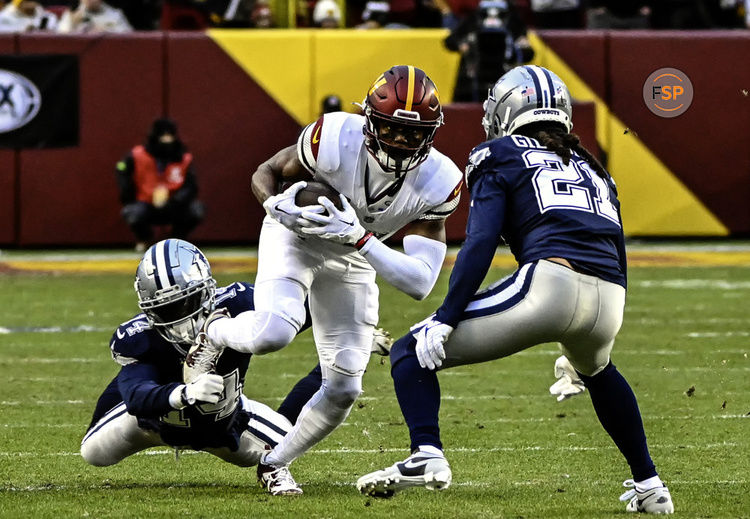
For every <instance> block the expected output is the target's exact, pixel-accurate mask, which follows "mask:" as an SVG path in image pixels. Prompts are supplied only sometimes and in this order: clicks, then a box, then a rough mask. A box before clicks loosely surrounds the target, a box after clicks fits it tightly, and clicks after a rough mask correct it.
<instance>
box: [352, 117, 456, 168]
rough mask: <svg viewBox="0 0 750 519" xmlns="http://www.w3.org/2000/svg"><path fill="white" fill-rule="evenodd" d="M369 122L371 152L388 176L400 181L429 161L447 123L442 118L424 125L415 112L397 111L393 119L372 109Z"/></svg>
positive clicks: (366, 129)
mask: <svg viewBox="0 0 750 519" xmlns="http://www.w3.org/2000/svg"><path fill="white" fill-rule="evenodd" d="M365 118H366V121H367V123H366V126H365V136H366V142H365V144H366V146H367V150H368V151H369V152H370V154H371V155H372V156H373V157H375V160H377V161H378V164H380V167H382V168H383V170H384V171H385V172H386V173H392V174H394V175H395V177H396V178H399V177H401V175H403V174H404V173H406V172H407V171H409V170H412V169H414V168H416V167H417V166H419V165H420V164H421V163H422V162H424V161H425V159H427V156H428V155H429V154H430V150H431V149H432V142H433V140H434V139H435V132H437V129H438V126H440V125H441V124H442V122H443V117H442V114H441V115H440V118H439V119H438V120H435V121H420V120H419V114H417V113H415V112H407V111H406V110H396V112H395V113H394V115H393V116H387V115H385V114H381V113H378V112H375V111H374V110H373V109H372V108H371V107H370V106H368V105H365Z"/></svg>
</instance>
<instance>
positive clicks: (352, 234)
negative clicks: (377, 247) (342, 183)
mask: <svg viewBox="0 0 750 519" xmlns="http://www.w3.org/2000/svg"><path fill="white" fill-rule="evenodd" d="M339 196H340V197H341V205H342V207H343V209H341V210H339V209H337V208H336V206H335V205H334V204H333V202H331V201H330V200H329V199H328V198H326V197H324V196H321V197H319V198H318V203H319V204H320V205H321V206H323V207H324V208H325V210H326V211H327V214H320V213H319V212H317V211H314V210H307V209H306V210H304V211H302V219H304V220H308V221H309V222H312V223H313V224H316V225H311V226H307V225H305V226H303V225H300V227H301V229H300V232H301V233H303V234H309V235H312V236H318V237H320V238H323V239H324V240H330V241H333V242H336V243H343V244H344V245H354V244H355V243H357V242H358V241H359V240H360V239H361V238H362V237H363V236H364V235H365V228H364V227H362V224H361V223H359V218H358V217H357V213H356V211H355V210H354V208H353V207H352V205H351V204H350V203H349V200H347V199H346V197H345V196H344V195H339ZM313 207H318V206H313Z"/></svg>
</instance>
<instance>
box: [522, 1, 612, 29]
mask: <svg viewBox="0 0 750 519" xmlns="http://www.w3.org/2000/svg"><path fill="white" fill-rule="evenodd" d="M612 3H613V4H614V3H619V2H612ZM583 4H584V2H582V1H581V0H531V12H532V18H533V20H534V27H536V28H537V29H580V28H583V27H584V25H585V21H586V20H585V14H586V13H585V9H584V5H583Z"/></svg>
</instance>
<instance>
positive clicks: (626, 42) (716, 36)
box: [607, 31, 750, 234]
mask: <svg viewBox="0 0 750 519" xmlns="http://www.w3.org/2000/svg"><path fill="white" fill-rule="evenodd" d="M609 38H610V44H609V48H610V59H609V69H608V71H607V74H608V77H609V80H610V83H611V87H610V88H611V99H610V103H611V104H610V106H611V108H612V110H613V111H614V113H615V114H616V115H617V116H618V117H619V118H620V119H621V120H622V121H623V122H625V124H626V125H627V126H628V127H629V128H632V129H633V130H635V131H636V132H637V133H638V136H639V137H640V138H641V140H642V141H643V142H644V143H645V144H646V146H648V147H649V149H650V150H651V151H653V152H654V153H655V154H656V155H657V156H658V157H659V159H660V160H661V161H663V162H664V163H665V164H666V165H667V167H668V168H669V169H670V170H671V171H672V172H673V173H675V175H676V176H677V177H678V178H679V179H680V180H681V181H682V182H684V183H685V185H686V186H687V187H688V188H690V190H691V191H692V192H693V193H695V194H696V195H697V197H698V198H699V199H700V200H701V201H703V203H704V204H706V206H707V207H708V209H709V210H710V211H712V212H713V213H714V214H715V215H716V216H717V217H719V219H720V220H721V221H722V222H723V223H724V224H725V225H726V226H727V227H729V229H730V230H731V231H732V232H733V233H736V234H747V233H750V203H748V200H750V182H748V172H750V146H748V135H750V96H748V95H747V94H745V93H744V92H747V91H748V90H750V67H748V66H747V65H746V62H745V61H744V59H745V58H740V57H744V56H748V55H750V34H748V33H746V32H736V31H732V32H730V31H721V32H716V31H703V32H697V31H696V32H687V33H686V32H645V31H634V32H631V31H615V32H612V33H611V34H610V36H609ZM635 57H637V59H635ZM667 66H668V67H674V68H677V69H679V70H681V71H683V72H684V73H686V74H687V75H688V77H689V78H690V81H691V82H692V84H693V88H694V90H695V97H694V98H693V103H692V105H691V106H690V108H689V109H688V110H687V112H685V113H684V114H682V115H680V116H678V117H675V118H673V119H664V118H660V117H658V116H656V115H654V114H653V113H651V112H650V111H649V110H648V108H647V107H646V105H645V103H644V102H643V97H642V88H643V83H644V81H645V80H646V79H647V78H648V76H649V75H650V74H651V73H652V72H654V71H655V70H657V69H659V68H662V67H667Z"/></svg>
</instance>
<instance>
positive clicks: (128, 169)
mask: <svg viewBox="0 0 750 519" xmlns="http://www.w3.org/2000/svg"><path fill="white" fill-rule="evenodd" d="M133 164H134V163H133V155H132V154H130V153H128V154H127V155H126V156H125V157H123V158H122V160H120V161H118V162H117V164H116V165H115V174H116V176H117V188H118V189H119V191H120V202H121V203H122V204H129V203H131V202H134V201H135V183H134V182H133V167H134V165H133Z"/></svg>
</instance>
